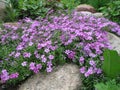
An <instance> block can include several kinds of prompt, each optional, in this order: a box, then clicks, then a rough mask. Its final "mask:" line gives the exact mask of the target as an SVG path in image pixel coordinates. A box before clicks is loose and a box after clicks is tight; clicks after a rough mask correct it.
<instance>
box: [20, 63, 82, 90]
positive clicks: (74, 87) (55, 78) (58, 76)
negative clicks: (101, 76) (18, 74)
mask: <svg viewBox="0 0 120 90" xmlns="http://www.w3.org/2000/svg"><path fill="white" fill-rule="evenodd" d="M80 86H81V79H80V72H79V67H78V66H77V65H74V64H65V65H63V66H58V67H57V68H56V69H54V71H53V72H51V73H48V74H43V73H39V74H36V75H33V76H32V77H30V78H29V79H28V80H27V81H26V82H25V83H23V84H22V85H21V86H20V87H19V89H18V90H80Z"/></svg>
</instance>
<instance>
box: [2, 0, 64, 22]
mask: <svg viewBox="0 0 120 90" xmlns="http://www.w3.org/2000/svg"><path fill="white" fill-rule="evenodd" d="M5 3H6V10H5V14H6V17H5V19H4V21H5V22H9V21H12V22H13V21H17V20H19V19H23V18H25V17H29V18H32V19H35V18H37V17H39V16H40V17H45V16H46V15H47V14H48V13H49V12H50V11H51V10H54V11H56V10H58V9H60V8H62V7H60V6H59V5H58V2H57V1H54V0H53V1H51V2H50V1H46V0H19V1H18V0H6V1H5Z"/></svg>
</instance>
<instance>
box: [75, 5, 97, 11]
mask: <svg viewBox="0 0 120 90" xmlns="http://www.w3.org/2000/svg"><path fill="white" fill-rule="evenodd" d="M76 11H77V12H81V11H88V12H91V13H95V12H96V10H95V8H94V7H92V6H91V5H87V4H81V5H79V6H77V7H76Z"/></svg>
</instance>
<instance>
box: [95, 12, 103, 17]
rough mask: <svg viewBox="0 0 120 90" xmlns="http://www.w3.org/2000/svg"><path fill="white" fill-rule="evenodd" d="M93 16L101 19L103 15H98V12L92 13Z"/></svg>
mask: <svg viewBox="0 0 120 90" xmlns="http://www.w3.org/2000/svg"><path fill="white" fill-rule="evenodd" d="M93 16H95V17H103V13H99V12H98V13H94V14H93Z"/></svg>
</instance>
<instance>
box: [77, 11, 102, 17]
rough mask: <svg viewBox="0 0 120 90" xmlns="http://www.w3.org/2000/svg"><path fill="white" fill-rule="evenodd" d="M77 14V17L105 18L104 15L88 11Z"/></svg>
mask: <svg viewBox="0 0 120 90" xmlns="http://www.w3.org/2000/svg"><path fill="white" fill-rule="evenodd" d="M76 13H77V15H81V16H89V17H91V16H95V17H98V18H99V17H104V16H103V13H99V12H97V13H91V12H88V11H80V12H76Z"/></svg>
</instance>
